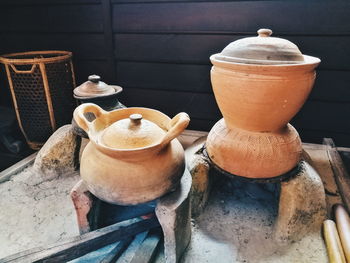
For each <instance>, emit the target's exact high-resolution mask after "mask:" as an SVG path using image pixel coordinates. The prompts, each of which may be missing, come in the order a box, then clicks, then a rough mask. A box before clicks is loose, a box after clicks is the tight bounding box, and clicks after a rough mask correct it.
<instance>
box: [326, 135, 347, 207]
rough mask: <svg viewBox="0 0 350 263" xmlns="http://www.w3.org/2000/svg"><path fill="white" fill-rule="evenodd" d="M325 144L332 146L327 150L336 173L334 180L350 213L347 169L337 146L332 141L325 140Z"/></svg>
mask: <svg viewBox="0 0 350 263" xmlns="http://www.w3.org/2000/svg"><path fill="white" fill-rule="evenodd" d="M323 144H325V145H328V146H330V149H328V150H327V154H328V158H329V162H330V164H331V166H332V170H333V173H334V178H335V181H336V183H337V186H338V190H339V192H340V195H341V198H342V200H343V204H344V206H345V207H346V209H347V210H348V212H349V211H350V177H349V174H348V172H347V170H346V169H345V166H344V164H343V161H342V159H341V157H340V155H339V153H338V151H337V149H336V148H335V144H334V142H333V140H332V139H330V138H325V139H324V140H323Z"/></svg>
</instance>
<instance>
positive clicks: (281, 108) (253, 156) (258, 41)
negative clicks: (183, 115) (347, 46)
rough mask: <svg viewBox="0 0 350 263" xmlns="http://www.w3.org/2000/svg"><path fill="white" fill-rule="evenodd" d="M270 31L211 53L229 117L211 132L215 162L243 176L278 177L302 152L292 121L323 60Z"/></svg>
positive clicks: (220, 99)
mask: <svg viewBox="0 0 350 263" xmlns="http://www.w3.org/2000/svg"><path fill="white" fill-rule="evenodd" d="M271 34H272V31H271V30H269V29H260V30H259V31H258V36H257V37H249V38H244V39H241V40H237V41H235V42H232V43H231V44H229V45H228V46H227V47H226V48H224V49H223V51H222V52H221V53H218V54H214V55H212V56H211V57H210V60H211V62H212V64H213V67H212V69H211V82H212V87H213V91H214V95H215V99H216V102H217V104H218V106H219V108H220V111H221V113H222V115H223V117H224V121H223V120H221V121H219V123H217V125H215V126H214V127H213V129H212V131H211V132H210V133H209V135H208V140H207V150H208V153H209V155H210V156H211V159H212V161H213V162H214V163H215V164H216V165H218V166H219V167H220V168H222V169H224V170H226V171H228V172H230V173H232V174H236V175H239V176H244V177H252V178H261V177H264V178H268V177H274V176H278V175H281V173H285V172H287V171H288V170H290V169H292V168H293V167H294V166H295V165H296V164H297V163H298V162H299V161H300V157H301V144H300V139H299V136H298V133H297V132H296V131H295V129H294V128H293V127H292V126H291V125H288V122H289V121H290V120H291V118H293V117H294V116H295V114H296V113H297V112H298V111H299V110H300V108H301V107H302V106H303V104H304V103H305V101H306V99H307V97H308V95H309V94H310V92H311V89H312V87H313V84H314V81H315V77H316V73H315V68H316V67H317V65H318V64H319V63H320V59H318V58H315V57H311V56H306V55H303V54H302V53H301V52H300V50H299V49H298V47H297V46H296V45H295V44H293V43H292V42H290V41H288V40H285V39H281V38H275V37H271Z"/></svg>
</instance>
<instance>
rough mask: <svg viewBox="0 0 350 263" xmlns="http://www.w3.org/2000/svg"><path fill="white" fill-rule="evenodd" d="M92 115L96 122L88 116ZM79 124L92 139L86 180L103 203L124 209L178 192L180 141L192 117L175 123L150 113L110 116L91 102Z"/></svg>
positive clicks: (83, 170) (77, 114)
mask: <svg viewBox="0 0 350 263" xmlns="http://www.w3.org/2000/svg"><path fill="white" fill-rule="evenodd" d="M87 112H92V113H93V114H94V115H95V117H96V119H95V120H93V121H92V122H90V121H88V120H87V119H86V117H85V114H86V113H87ZM74 119H75V121H76V122H77V124H78V125H79V126H80V127H81V128H82V129H83V130H84V131H85V132H86V133H87V134H88V135H89V139H90V142H89V143H88V145H87V146H86V148H85V149H84V151H83V154H82V157H81V164H80V175H81V177H82V179H83V181H84V182H85V184H86V185H87V187H88V189H89V190H90V191H91V192H92V193H93V194H94V195H95V196H97V197H98V198H100V199H102V200H104V201H106V202H109V203H113V204H118V205H135V204H138V203H144V202H148V201H151V200H154V199H156V198H158V197H160V196H162V195H164V194H166V193H167V192H169V191H171V190H173V189H175V188H176V187H177V185H178V184H179V182H180V179H181V176H182V174H183V172H184V169H185V158H184V150H183V148H182V146H181V144H180V143H179V141H178V140H177V139H176V137H177V136H178V135H180V134H181V132H182V131H183V130H184V129H185V128H186V127H187V125H188V123H189V117H188V115H187V114H186V113H179V114H178V115H176V116H175V117H174V118H173V119H170V118H169V117H168V116H166V115H165V114H163V113H161V112H159V111H157V110H153V109H148V108H125V109H118V110H114V111H111V112H107V111H104V110H103V109H101V108H100V107H99V106H97V105H95V104H91V103H85V104H82V105H80V106H79V107H77V108H76V110H75V111H74Z"/></svg>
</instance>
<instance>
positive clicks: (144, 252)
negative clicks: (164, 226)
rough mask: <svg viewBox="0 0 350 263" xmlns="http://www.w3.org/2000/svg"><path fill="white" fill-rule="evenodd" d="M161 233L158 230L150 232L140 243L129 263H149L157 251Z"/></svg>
mask: <svg viewBox="0 0 350 263" xmlns="http://www.w3.org/2000/svg"><path fill="white" fill-rule="evenodd" d="M161 236H162V232H161V230H160V228H159V229H154V230H153V231H150V232H149V233H148V235H147V237H146V238H145V240H144V241H143V242H142V244H141V246H140V247H139V248H138V250H137V251H136V253H135V255H134V257H133V258H132V260H131V263H150V262H153V259H154V257H155V255H156V252H157V249H158V247H159V244H160V240H161Z"/></svg>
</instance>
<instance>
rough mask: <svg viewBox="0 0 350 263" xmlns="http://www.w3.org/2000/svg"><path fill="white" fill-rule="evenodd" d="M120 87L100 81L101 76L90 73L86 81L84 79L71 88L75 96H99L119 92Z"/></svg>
mask: <svg viewBox="0 0 350 263" xmlns="http://www.w3.org/2000/svg"><path fill="white" fill-rule="evenodd" d="M120 91H122V88H121V87H119V86H112V85H107V84H106V83H104V82H103V81H101V77H100V76H98V75H90V76H89V77H88V81H85V82H84V83H83V84H81V85H80V86H78V87H76V88H75V89H74V90H73V93H74V95H75V96H77V97H85V98H86V97H88V98H93V97H101V96H107V95H111V94H114V93H119V92H120Z"/></svg>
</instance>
